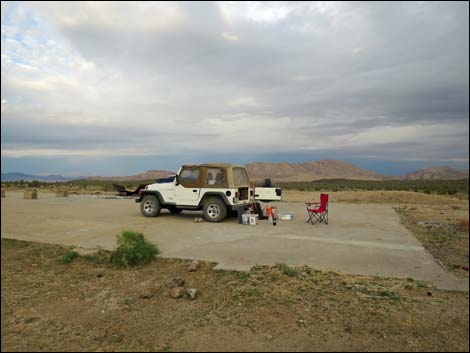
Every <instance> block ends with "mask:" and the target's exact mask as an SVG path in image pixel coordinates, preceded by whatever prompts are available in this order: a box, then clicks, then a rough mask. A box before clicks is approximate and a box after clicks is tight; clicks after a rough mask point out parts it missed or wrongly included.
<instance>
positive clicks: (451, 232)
mask: <svg viewBox="0 0 470 353" xmlns="http://www.w3.org/2000/svg"><path fill="white" fill-rule="evenodd" d="M396 211H397V212H398V214H399V215H400V216H401V219H402V223H403V224H404V225H405V226H406V227H407V228H408V229H409V230H410V231H412V233H413V234H414V235H415V236H416V237H417V238H418V240H419V241H420V242H421V244H423V246H424V247H425V249H426V250H428V251H429V252H430V253H431V254H432V255H433V256H434V258H436V259H438V261H440V263H441V264H442V265H443V267H445V268H446V269H447V270H448V271H450V272H452V273H453V274H455V275H457V276H459V277H464V278H468V264H469V236H468V235H469V234H468V233H469V227H468V205H457V204H450V205H411V206H410V205H404V206H400V207H397V208H396ZM423 222H424V224H423Z"/></svg>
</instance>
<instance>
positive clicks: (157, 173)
mask: <svg viewBox="0 0 470 353" xmlns="http://www.w3.org/2000/svg"><path fill="white" fill-rule="evenodd" d="M170 175H175V172H169V171H168V170H158V169H156V170H148V171H146V172H144V173H140V174H135V175H129V176H114V177H107V176H91V177H87V178H85V179H90V180H113V181H128V180H152V179H159V178H167V177H169V176H170Z"/></svg>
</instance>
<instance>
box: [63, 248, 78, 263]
mask: <svg viewBox="0 0 470 353" xmlns="http://www.w3.org/2000/svg"><path fill="white" fill-rule="evenodd" d="M77 257H78V253H77V252H75V251H73V250H70V251H68V252H66V253H65V254H64V255H62V256H61V257H59V262H60V263H61V264H68V263H71V262H72V261H73V260H75V259H76V258H77Z"/></svg>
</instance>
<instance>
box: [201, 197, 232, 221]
mask: <svg viewBox="0 0 470 353" xmlns="http://www.w3.org/2000/svg"><path fill="white" fill-rule="evenodd" d="M203 215H204V219H205V220H206V221H208V222H222V221H223V220H224V219H225V217H227V206H225V203H224V202H223V201H222V200H221V199H219V198H216V197H211V198H209V199H207V200H206V201H205V202H204V209H203Z"/></svg>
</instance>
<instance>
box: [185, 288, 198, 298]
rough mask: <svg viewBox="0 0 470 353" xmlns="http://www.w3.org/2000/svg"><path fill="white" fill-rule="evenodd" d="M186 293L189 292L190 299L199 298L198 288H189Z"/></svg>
mask: <svg viewBox="0 0 470 353" xmlns="http://www.w3.org/2000/svg"><path fill="white" fill-rule="evenodd" d="M186 293H187V294H188V297H189V299H191V300H195V299H197V293H198V292H197V289H196V288H189V289H188V290H187V291H186Z"/></svg>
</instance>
